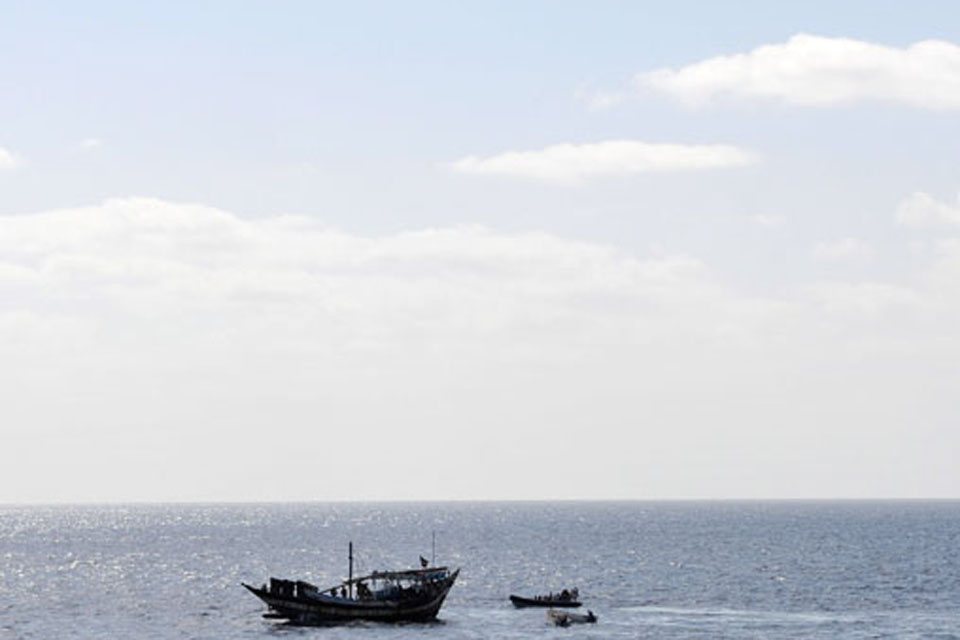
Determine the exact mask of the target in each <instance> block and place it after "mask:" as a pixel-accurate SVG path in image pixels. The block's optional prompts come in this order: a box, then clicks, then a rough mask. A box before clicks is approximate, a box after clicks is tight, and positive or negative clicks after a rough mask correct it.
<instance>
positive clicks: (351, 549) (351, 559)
mask: <svg viewBox="0 0 960 640" xmlns="http://www.w3.org/2000/svg"><path fill="white" fill-rule="evenodd" d="M347 584H349V585H350V599H351V600H353V540H351V541H350V577H349V578H348V579H347Z"/></svg>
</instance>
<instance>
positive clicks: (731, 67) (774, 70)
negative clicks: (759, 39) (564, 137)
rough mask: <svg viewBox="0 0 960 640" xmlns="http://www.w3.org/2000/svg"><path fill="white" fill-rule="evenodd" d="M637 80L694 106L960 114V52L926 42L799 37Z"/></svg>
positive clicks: (950, 46)
mask: <svg viewBox="0 0 960 640" xmlns="http://www.w3.org/2000/svg"><path fill="white" fill-rule="evenodd" d="M636 82H637V84H638V85H639V86H641V87H644V88H648V89H653V90H655V91H659V92H662V93H664V94H667V95H669V96H672V97H674V98H676V99H678V100H681V101H682V102H684V103H687V104H690V105H703V104H709V103H711V102H714V101H717V100H720V99H724V98H731V99H747V100H753V99H758V100H776V101H780V102H783V103H786V104H791V105H802V106H816V107H827V106H834V105H843V104H851V103H854V102H859V101H865V100H870V101H882V102H891V103H898V104H903V105H908V106H911V107H917V108H922V109H958V108H960V47H958V46H957V45H955V44H953V43H950V42H944V41H940V40H924V41H921V42H917V43H914V44H912V45H910V46H909V47H906V48H903V49H899V48H896V47H889V46H885V45H881V44H874V43H870V42H864V41H860V40H853V39H850V38H827V37H821V36H814V35H808V34H798V35H795V36H793V37H792V38H790V39H789V40H788V41H787V42H785V43H783V44H769V45H764V46H760V47H757V48H756V49H754V50H752V51H750V52H748V53H740V54H734V55H725V56H717V57H715V58H709V59H706V60H702V61H700V62H696V63H694V64H690V65H687V66H684V67H680V68H677V69H673V68H664V69H656V70H653V71H649V72H646V73H641V74H639V75H638V76H637V78H636Z"/></svg>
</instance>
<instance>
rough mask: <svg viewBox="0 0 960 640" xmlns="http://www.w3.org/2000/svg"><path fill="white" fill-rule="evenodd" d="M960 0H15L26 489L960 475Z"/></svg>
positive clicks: (3, 276) (69, 491)
mask: <svg viewBox="0 0 960 640" xmlns="http://www.w3.org/2000/svg"><path fill="white" fill-rule="evenodd" d="M958 140H960V6H958V5H957V4H956V3H954V2H929V1H927V2H924V1H919V2H913V3H909V5H908V4H907V3H903V2H878V1H872V2H844V3H835V2H816V1H813V2H796V3H768V2H746V1H744V2H689V1H686V2H684V1H678V2H670V3H665V2H603V1H599V2H589V3H587V2H556V1H554V2H547V1H542V2H533V1H531V2H522V3H518V2H460V3H450V2H415V1H410V2H403V3H396V2H337V3H334V2H294V1H285V0H281V1H273V2H256V1H251V2H213V1H210V2H189V3H188V2H168V3H153V4H150V5H143V4H135V3H133V4H131V3H120V2H96V1H91V2H85V3H68V2H56V1H50V2H42V3H41V2H7V3H4V4H3V5H2V6H0V439H2V443H3V444H2V446H0V503H74V502H131V501H132V502H153V501H163V502H180V501H288V500H289V501H292V500H298V501H299V500H502V499H523V500H526V499H548V500H552V499H823V498H850V499H861V498H932V499H937V498H952V499H955V498H960V465H957V464H956V458H957V453H958V451H960V422H958V420H960V419H958V415H960V162H958V160H960V156H958V149H960V145H958Z"/></svg>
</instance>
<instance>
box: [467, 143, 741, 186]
mask: <svg viewBox="0 0 960 640" xmlns="http://www.w3.org/2000/svg"><path fill="white" fill-rule="evenodd" d="M756 161H757V156H756V155H755V154H753V153H751V152H749V151H746V150H744V149H740V148H738V147H734V146H731V145H723V144H702V145H687V144H665V143H649V142H641V141H638V140H610V141H606V142H596V143H592V144H569V143H565V144H557V145H553V146H550V147H546V148H544V149H538V150H534V151H507V152H504V153H500V154H497V155H493V156H488V157H478V156H467V157H465V158H461V159H459V160H457V161H455V162H453V163H451V165H450V166H451V167H452V169H453V170H454V171H458V172H460V173H468V174H479V175H505V176H514V177H520V178H531V179H535V180H542V181H547V182H554V183H560V184H577V183H579V182H581V181H583V180H586V179H588V178H595V177H602V176H623V175H630V174H637V173H647V172H656V171H695V170H702V169H717V168H726V167H739V166H743V165H748V164H751V163H753V162H756Z"/></svg>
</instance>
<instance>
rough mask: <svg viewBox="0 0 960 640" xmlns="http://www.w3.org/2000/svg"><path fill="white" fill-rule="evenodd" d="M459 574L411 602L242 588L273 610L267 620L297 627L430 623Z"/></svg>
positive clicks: (412, 599)
mask: <svg viewBox="0 0 960 640" xmlns="http://www.w3.org/2000/svg"><path fill="white" fill-rule="evenodd" d="M459 573H460V571H459V570H457V571H455V572H453V573H452V574H451V575H450V576H449V577H448V578H446V579H444V580H443V581H442V582H441V583H440V584H438V585H437V587H436V589H434V590H432V592H431V593H429V594H427V595H424V596H423V597H419V598H411V599H409V600H348V599H346V598H329V597H323V598H310V597H302V596H301V597H293V596H284V595H278V594H274V593H270V592H269V591H267V590H265V589H258V588H256V587H251V586H250V585H248V584H244V585H243V586H244V587H246V588H247V589H249V590H250V592H251V593H253V595H255V596H257V597H258V598H260V599H261V600H263V601H264V602H265V603H266V604H267V606H268V607H270V613H268V614H266V617H269V618H273V619H280V620H287V621H289V622H292V623H294V624H306V625H311V624H338V623H343V622H351V621H354V620H369V621H372V622H428V621H430V620H433V619H435V618H436V617H437V613H439V611H440V607H441V606H442V605H443V601H444V600H445V599H446V597H447V593H448V592H449V591H450V588H451V587H452V586H453V583H454V581H455V580H456V579H457V575H459Z"/></svg>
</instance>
